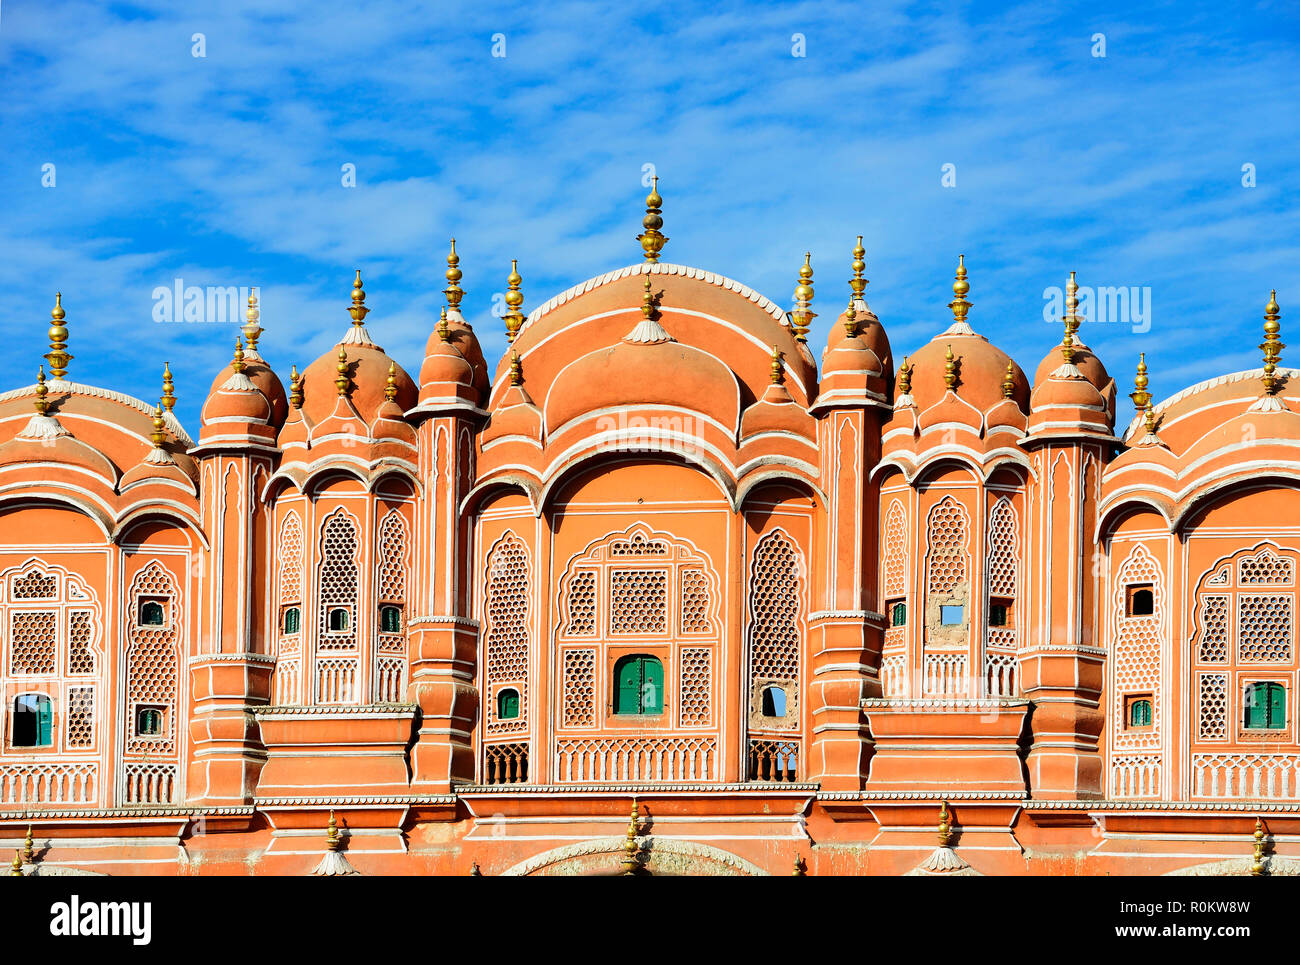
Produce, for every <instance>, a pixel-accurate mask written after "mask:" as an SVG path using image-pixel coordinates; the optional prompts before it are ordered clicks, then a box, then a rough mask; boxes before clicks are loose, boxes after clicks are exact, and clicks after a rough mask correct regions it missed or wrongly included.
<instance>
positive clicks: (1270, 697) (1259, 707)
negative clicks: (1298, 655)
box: [1244, 683, 1286, 730]
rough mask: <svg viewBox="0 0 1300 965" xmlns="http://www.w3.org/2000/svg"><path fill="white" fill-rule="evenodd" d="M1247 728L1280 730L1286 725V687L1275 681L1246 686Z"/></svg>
mask: <svg viewBox="0 0 1300 965" xmlns="http://www.w3.org/2000/svg"><path fill="white" fill-rule="evenodd" d="M1244 716H1245V725H1246V729H1247V730H1281V729H1282V728H1284V727H1286V688H1285V687H1283V686H1282V685H1281V684H1277V683H1261V684H1251V685H1250V686H1248V687H1247V688H1246V707H1245V715H1244Z"/></svg>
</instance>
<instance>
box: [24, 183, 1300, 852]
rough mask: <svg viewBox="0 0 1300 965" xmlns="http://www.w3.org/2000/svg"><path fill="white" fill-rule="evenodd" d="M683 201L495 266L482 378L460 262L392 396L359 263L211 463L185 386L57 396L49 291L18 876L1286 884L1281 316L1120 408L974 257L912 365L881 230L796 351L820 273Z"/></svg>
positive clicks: (1293, 577) (231, 390)
mask: <svg viewBox="0 0 1300 965" xmlns="http://www.w3.org/2000/svg"><path fill="white" fill-rule="evenodd" d="M661 204H662V201H661V199H660V197H659V195H658V193H657V191H652V192H651V195H650V197H649V198H648V199H647V206H648V209H649V210H648V212H647V214H646V217H645V220H644V230H643V232H642V234H641V235H640V236H639V240H640V242H641V246H642V248H643V255H644V258H643V260H641V261H639V262H638V263H636V264H633V265H630V266H628V267H624V268H618V269H616V270H613V271H610V272H608V273H606V274H603V275H600V276H599V277H596V278H592V279H589V280H587V281H583V282H581V283H579V284H577V285H575V286H574V287H573V288H570V289H569V290H567V291H564V292H562V293H560V294H558V295H555V296H554V297H552V298H550V299H549V300H546V301H544V302H542V303H541V304H540V305H539V306H538V307H537V308H535V309H534V310H533V311H532V312H531V313H530V314H528V315H527V316H525V314H524V312H523V311H522V309H521V306H522V303H523V299H524V296H523V294H522V290H521V279H520V276H519V274H518V272H517V270H512V272H511V274H510V276H509V279H508V287H509V290H508V293H507V294H506V296H505V302H506V306H507V311H506V313H505V318H504V321H505V326H506V329H507V334H508V338H509V343H510V344H509V349H508V351H507V354H506V355H505V357H504V358H502V359H501V360H500V361H499V362H498V363H496V364H495V365H493V366H489V364H488V361H487V360H486V359H485V358H484V356H483V353H482V351H481V349H480V345H479V341H478V338H477V337H476V335H475V332H474V329H473V328H472V327H471V326H470V324H469V322H468V321H467V320H466V317H465V315H464V314H463V313H462V296H463V294H464V293H463V291H462V288H461V280H462V273H461V271H460V269H459V267H458V263H459V257H458V256H457V254H456V250H455V244H454V242H453V244H452V249H451V254H450V255H449V256H448V258H447V263H448V269H447V273H446V277H447V282H448V284H447V288H446V290H445V294H446V307H445V309H444V310H443V312H442V317H441V318H440V319H438V320H437V321H436V323H434V324H431V328H432V334H431V335H430V336H429V339H428V346H427V349H426V351H425V356H424V360H423V363H422V364H421V366H420V370H419V372H418V373H407V372H406V371H404V370H403V369H402V367H401V366H400V365H398V364H397V363H396V362H395V361H393V360H392V359H391V358H390V357H389V356H388V355H386V354H385V352H384V350H383V349H382V348H381V347H380V345H379V341H382V340H383V338H384V323H383V321H382V319H379V320H376V319H371V323H370V324H369V325H366V324H364V323H365V321H366V316H367V314H368V312H369V309H368V308H367V307H366V304H365V299H366V294H365V292H364V290H363V288H362V280H361V274H360V272H358V273H357V275H356V280H355V282H354V284H353V288H352V301H351V306H350V308H349V309H348V311H349V312H350V314H351V324H350V325H346V326H344V325H342V324H341V325H340V327H341V328H342V331H341V333H340V335H341V337H340V338H339V340H338V343H337V344H336V345H335V346H334V348H332V349H331V350H330V351H328V352H327V353H326V354H325V355H323V356H322V357H321V358H319V359H317V360H316V361H314V362H312V363H311V364H310V365H308V366H306V368H304V369H303V370H302V372H301V373H299V371H298V369H297V368H296V367H295V368H292V369H290V370H289V371H288V373H286V375H287V389H286V384H285V382H282V381H281V375H278V374H277V370H278V371H279V372H280V373H284V372H285V369H286V366H285V364H284V362H283V361H282V360H275V368H273V367H272V361H271V360H267V359H264V358H263V357H262V355H261V354H260V353H259V349H258V338H259V335H260V333H261V331H262V329H261V326H260V318H259V310H258V306H257V303H256V300H255V298H250V299H249V305H248V314H247V324H246V325H244V327H243V337H242V338H241V339H240V340H239V341H238V342H237V343H236V345H235V350H234V357H233V359H232V361H231V362H230V364H229V365H227V366H226V367H225V368H223V369H222V370H221V371H220V372H217V373H216V375H215V378H214V379H213V381H212V385H211V388H210V389H209V390H208V393H207V397H206V400H205V401H204V403H203V408H202V422H201V425H200V427H199V432H198V436H197V438H192V437H191V436H190V435H189V433H188V432H187V430H186V428H185V427H184V426H183V425H181V423H180V422H179V421H178V420H177V419H176V417H175V416H174V415H173V413H172V407H173V405H174V404H175V401H176V397H175V394H174V387H173V382H172V380H171V376H170V373H169V372H167V371H164V373H163V393H162V397H161V400H160V402H159V403H158V404H157V405H155V404H153V403H152V402H144V401H140V400H137V399H134V398H130V397H128V396H126V395H123V394H121V393H119V392H116V391H113V390H112V389H107V388H99V387H95V386H90V385H85V384H81V383H78V382H76V381H75V369H74V370H73V374H70V371H69V366H70V364H71V359H72V356H71V355H70V354H69V351H68V338H69V329H68V327H67V326H65V316H64V309H63V307H62V305H61V301H60V300H56V303H55V308H54V311H53V324H52V327H51V328H50V333H49V334H50V350H49V353H48V354H47V355H45V360H46V362H47V365H48V374H47V372H46V370H45V368H42V371H41V374H40V376H39V378H38V381H37V382H36V384H35V385H29V386H26V387H23V388H16V389H12V390H10V391H7V392H4V393H3V394H0V635H2V639H0V642H2V644H3V646H2V649H0V680H2V682H3V689H4V693H3V701H2V704H0V722H2V730H3V746H2V747H0V844H2V845H7V846H8V847H9V848H10V851H9V852H8V854H11V855H15V857H14V862H15V866H16V867H15V871H16V873H28V874H31V873H38V874H52V873H65V874H66V873H78V872H83V873H84V872H107V873H113V874H140V873H146V874H176V873H209V874H212V873H223V874H232V873H233V874H247V873H250V872H251V873H259V874H305V873H309V872H312V871H316V872H320V873H339V872H349V871H357V872H360V873H363V874H385V873H388V874H394V873H399V874H408V873H446V874H467V873H474V872H475V871H481V873H483V874H507V873H509V874H519V873H544V874H545V873H594V874H618V873H621V872H622V871H623V870H624V869H628V870H632V871H636V872H638V873H658V874H691V873H741V874H764V873H773V874H789V873H790V871H791V868H792V867H795V868H796V869H806V871H807V873H810V874H843V873H852V874H860V873H876V874H902V873H908V872H915V873H923V874H925V873H929V874H973V873H985V874H1007V873H1031V874H1044V873H1058V874H1059V873H1065V874H1069V873H1085V874H1091V873H1097V874H1102V873H1111V874H1126V873H1164V872H1178V871H1184V872H1185V871H1188V870H1189V869H1190V870H1191V871H1192V872H1193V873H1202V872H1210V873H1213V872H1215V871H1224V872H1233V871H1236V872H1247V873H1248V872H1249V871H1250V870H1251V868H1252V866H1253V867H1254V868H1255V869H1256V870H1264V871H1266V872H1270V873H1288V872H1289V873H1294V871H1295V870H1296V868H1298V867H1300V855H1298V856H1297V857H1296V858H1293V857H1288V852H1290V853H1292V854H1295V853H1297V852H1300V846H1297V845H1295V844H1294V842H1295V841H1296V840H1297V838H1296V835H1297V833H1300V734H1298V732H1297V700H1298V699H1300V698H1298V696H1297V694H1295V693H1293V692H1294V691H1296V689H1297V687H1300V677H1298V676H1297V675H1298V673H1300V653H1298V652H1297V642H1296V637H1295V629H1296V593H1297V583H1296V581H1297V570H1298V569H1300V509H1298V505H1300V504H1298V502H1297V486H1298V485H1300V482H1298V480H1300V382H1298V381H1297V379H1296V375H1297V372H1296V371H1295V370H1288V369H1285V368H1282V367H1280V365H1279V359H1280V351H1281V349H1282V347H1283V346H1282V344H1281V342H1280V340H1279V326H1278V317H1279V314H1278V306H1277V304H1276V301H1275V300H1274V299H1270V301H1269V303H1268V306H1267V308H1266V309H1265V319H1266V321H1265V325H1264V331H1265V336H1264V343H1263V346H1262V348H1263V351H1264V366H1263V368H1261V369H1255V370H1252V371H1246V372H1234V373H1228V374H1224V375H1222V376H1220V377H1218V378H1214V379H1211V380H1209V381H1207V382H1202V383H1200V384H1198V385H1194V386H1191V387H1189V388H1187V389H1185V390H1183V391H1181V392H1179V393H1177V394H1176V395H1174V396H1172V397H1171V398H1168V399H1165V400H1164V401H1157V400H1156V399H1154V398H1153V397H1152V396H1151V394H1150V393H1149V392H1148V391H1147V377H1146V365H1145V362H1143V363H1141V364H1138V366H1137V377H1136V380H1135V382H1136V387H1135V389H1134V391H1133V393H1132V398H1133V400H1134V402H1135V403H1136V407H1137V413H1138V414H1137V417H1136V418H1135V419H1134V420H1133V421H1132V423H1131V424H1129V425H1127V426H1117V425H1116V400H1117V396H1118V395H1119V393H1120V392H1121V391H1124V389H1123V388H1120V387H1118V386H1117V384H1116V380H1115V378H1113V377H1112V376H1111V374H1110V373H1109V372H1108V370H1107V368H1106V366H1104V365H1103V364H1102V361H1101V359H1099V358H1098V357H1097V356H1096V355H1095V354H1094V353H1093V352H1092V351H1090V350H1089V349H1088V347H1087V346H1086V345H1084V344H1083V341H1082V340H1081V338H1080V335H1081V333H1080V331H1079V328H1080V321H1081V318H1080V316H1079V314H1078V299H1077V297H1076V293H1077V286H1076V285H1075V284H1074V276H1073V273H1071V276H1070V284H1069V287H1068V289H1067V291H1068V292H1069V296H1068V298H1067V299H1066V311H1065V316H1064V318H1063V332H1062V337H1061V340H1060V344H1058V345H1056V346H1054V347H1053V348H1052V349H1051V350H1050V351H1049V352H1048V353H1047V355H1046V357H1045V358H1044V359H1043V360H1042V361H1041V362H1039V363H1038V365H1037V366H1036V367H1035V368H1034V369H1032V370H1030V371H1029V372H1026V371H1025V370H1024V369H1022V368H1021V367H1020V365H1019V364H1017V362H1016V361H1015V360H1013V359H1011V358H1010V357H1009V356H1008V355H1007V354H1006V353H1005V352H1003V351H1001V350H1000V349H998V348H997V347H996V346H995V345H993V344H992V343H991V342H990V341H989V340H988V339H987V338H986V337H985V336H983V335H981V334H979V332H978V331H977V327H978V321H977V319H978V315H977V314H976V315H975V317H974V319H972V318H970V317H968V316H970V315H971V312H970V309H971V302H970V301H968V300H967V294H968V293H969V291H970V284H969V283H968V280H967V270H966V267H965V265H964V263H963V262H962V261H961V260H959V261H958V265H957V272H956V282H955V284H954V285H953V286H952V289H953V293H954V297H953V301H952V302H951V303H950V305H949V306H948V307H949V308H950V309H951V315H952V320H951V322H948V323H941V324H939V325H936V326H935V327H936V329H937V330H938V334H936V335H935V336H934V337H933V338H932V339H931V340H930V341H928V342H926V343H924V344H922V345H920V346H918V347H916V348H915V349H914V350H912V351H910V352H909V354H908V355H907V356H906V357H903V356H901V355H900V354H898V353H897V352H896V351H895V350H894V349H893V348H891V345H890V342H889V339H888V337H887V336H886V331H885V324H884V323H883V322H882V321H881V320H880V319H879V318H878V317H877V316H876V315H875V314H874V313H873V312H872V310H871V308H870V306H869V304H868V301H867V298H866V289H867V280H866V278H865V277H864V268H865V265H864V252H863V250H862V246H861V239H859V244H858V247H857V248H856V249H854V250H853V253H852V256H851V257H848V251H847V250H846V252H845V255H846V257H845V258H844V267H845V269H848V268H850V264H849V263H850V262H851V263H852V264H851V275H852V277H851V279H850V280H849V283H848V289H849V290H848V292H847V296H848V303H847V307H846V308H844V310H843V311H842V312H840V313H839V315H838V319H837V320H836V322H835V323H834V325H833V326H832V327H831V331H830V337H829V339H828V341H827V344H826V345H825V347H824V348H823V349H822V350H821V351H820V352H818V351H816V350H815V349H814V347H813V346H812V345H809V344H808V343H807V340H806V336H807V333H808V332H809V329H810V325H811V322H812V319H813V317H814V312H813V277H812V275H813V272H812V267H811V263H810V261H809V260H805V262H804V264H803V266H802V267H801V268H800V269H799V275H798V283H797V284H798V287H797V288H796V289H795V294H794V304H793V308H792V310H791V311H787V310H786V309H785V308H783V307H782V306H780V305H778V304H776V303H774V302H773V301H770V300H769V299H768V298H766V297H764V296H763V295H761V294H759V293H758V292H756V291H753V290H752V289H750V288H747V287H746V286H745V285H744V284H742V283H740V282H737V281H733V280H731V279H729V278H724V277H723V276H721V275H717V274H714V273H712V272H709V271H706V270H703V269H698V268H691V267H687V266H684V265H675V264H670V263H667V262H665V261H663V260H661V257H660V255H661V249H662V248H663V247H664V244H665V242H666V241H667V238H665V237H664V235H663V234H662V232H661V230H660V229H661V228H662V226H663V220H662V218H661V217H660V211H659V209H660V206H661ZM846 248H847V246H846ZM835 304H837V305H840V304H843V300H842V299H841V298H839V297H838V296H837V298H836V300H835ZM268 321H270V320H268ZM376 321H377V323H376ZM73 327H74V329H75V325H74V326H73ZM377 339H378V340H379V341H377ZM1132 361H1133V362H1136V361H1137V360H1136V359H1135V360H1132ZM1125 388H1126V387H1125ZM634 798H635V799H636V804H635V807H636V809H637V811H636V814H637V816H636V818H635V819H634V820H633V821H632V824H631V826H630V827H629V817H628V815H629V811H630V810H631V809H632V808H633V806H634V805H633V799H634ZM1257 821H1258V822H1259V823H1258V825H1257ZM1257 826H1258V828H1259V834H1258V836H1255V835H1254V834H1253V832H1255V831H1256V828H1257ZM29 828H30V833H29ZM1257 842H1258V844H1257ZM1287 842H1291V843H1290V844H1288V843H1287Z"/></svg>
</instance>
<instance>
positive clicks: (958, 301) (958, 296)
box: [948, 255, 971, 322]
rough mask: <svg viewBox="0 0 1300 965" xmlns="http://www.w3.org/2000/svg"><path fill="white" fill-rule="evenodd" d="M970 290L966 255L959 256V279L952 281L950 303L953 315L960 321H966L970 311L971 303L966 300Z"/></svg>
mask: <svg viewBox="0 0 1300 965" xmlns="http://www.w3.org/2000/svg"><path fill="white" fill-rule="evenodd" d="M969 291H970V282H968V281H967V280H966V256H965V255H958V256H957V280H956V281H954V282H953V283H952V294H953V299H952V301H950V302H949V303H948V307H949V308H951V309H952V317H953V318H954V319H956V320H957V321H959V322H964V321H966V313H967V312H969V311H970V306H971V303H970V302H968V301H967V300H966V293H967V292H969Z"/></svg>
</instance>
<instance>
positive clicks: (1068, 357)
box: [1061, 322, 1074, 365]
mask: <svg viewBox="0 0 1300 965" xmlns="http://www.w3.org/2000/svg"><path fill="white" fill-rule="evenodd" d="M1061 358H1062V359H1063V360H1064V361H1065V364H1066V365H1073V364H1074V333H1073V332H1071V331H1070V323H1069V322H1066V323H1065V335H1064V336H1063V337H1062V338H1061Z"/></svg>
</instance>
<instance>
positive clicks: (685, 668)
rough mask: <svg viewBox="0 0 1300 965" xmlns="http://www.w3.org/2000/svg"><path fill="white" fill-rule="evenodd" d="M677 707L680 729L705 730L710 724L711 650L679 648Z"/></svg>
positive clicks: (711, 690)
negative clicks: (681, 727) (679, 694)
mask: <svg viewBox="0 0 1300 965" xmlns="http://www.w3.org/2000/svg"><path fill="white" fill-rule="evenodd" d="M681 675H682V682H681V696H680V698H679V699H678V705H679V707H680V708H681V725H682V726H683V727H708V726H710V725H711V724H712V723H713V712H712V706H711V704H712V701H711V699H710V698H711V695H712V693H713V651H712V650H710V649H709V648H708V647H683V648H682V656H681Z"/></svg>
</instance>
